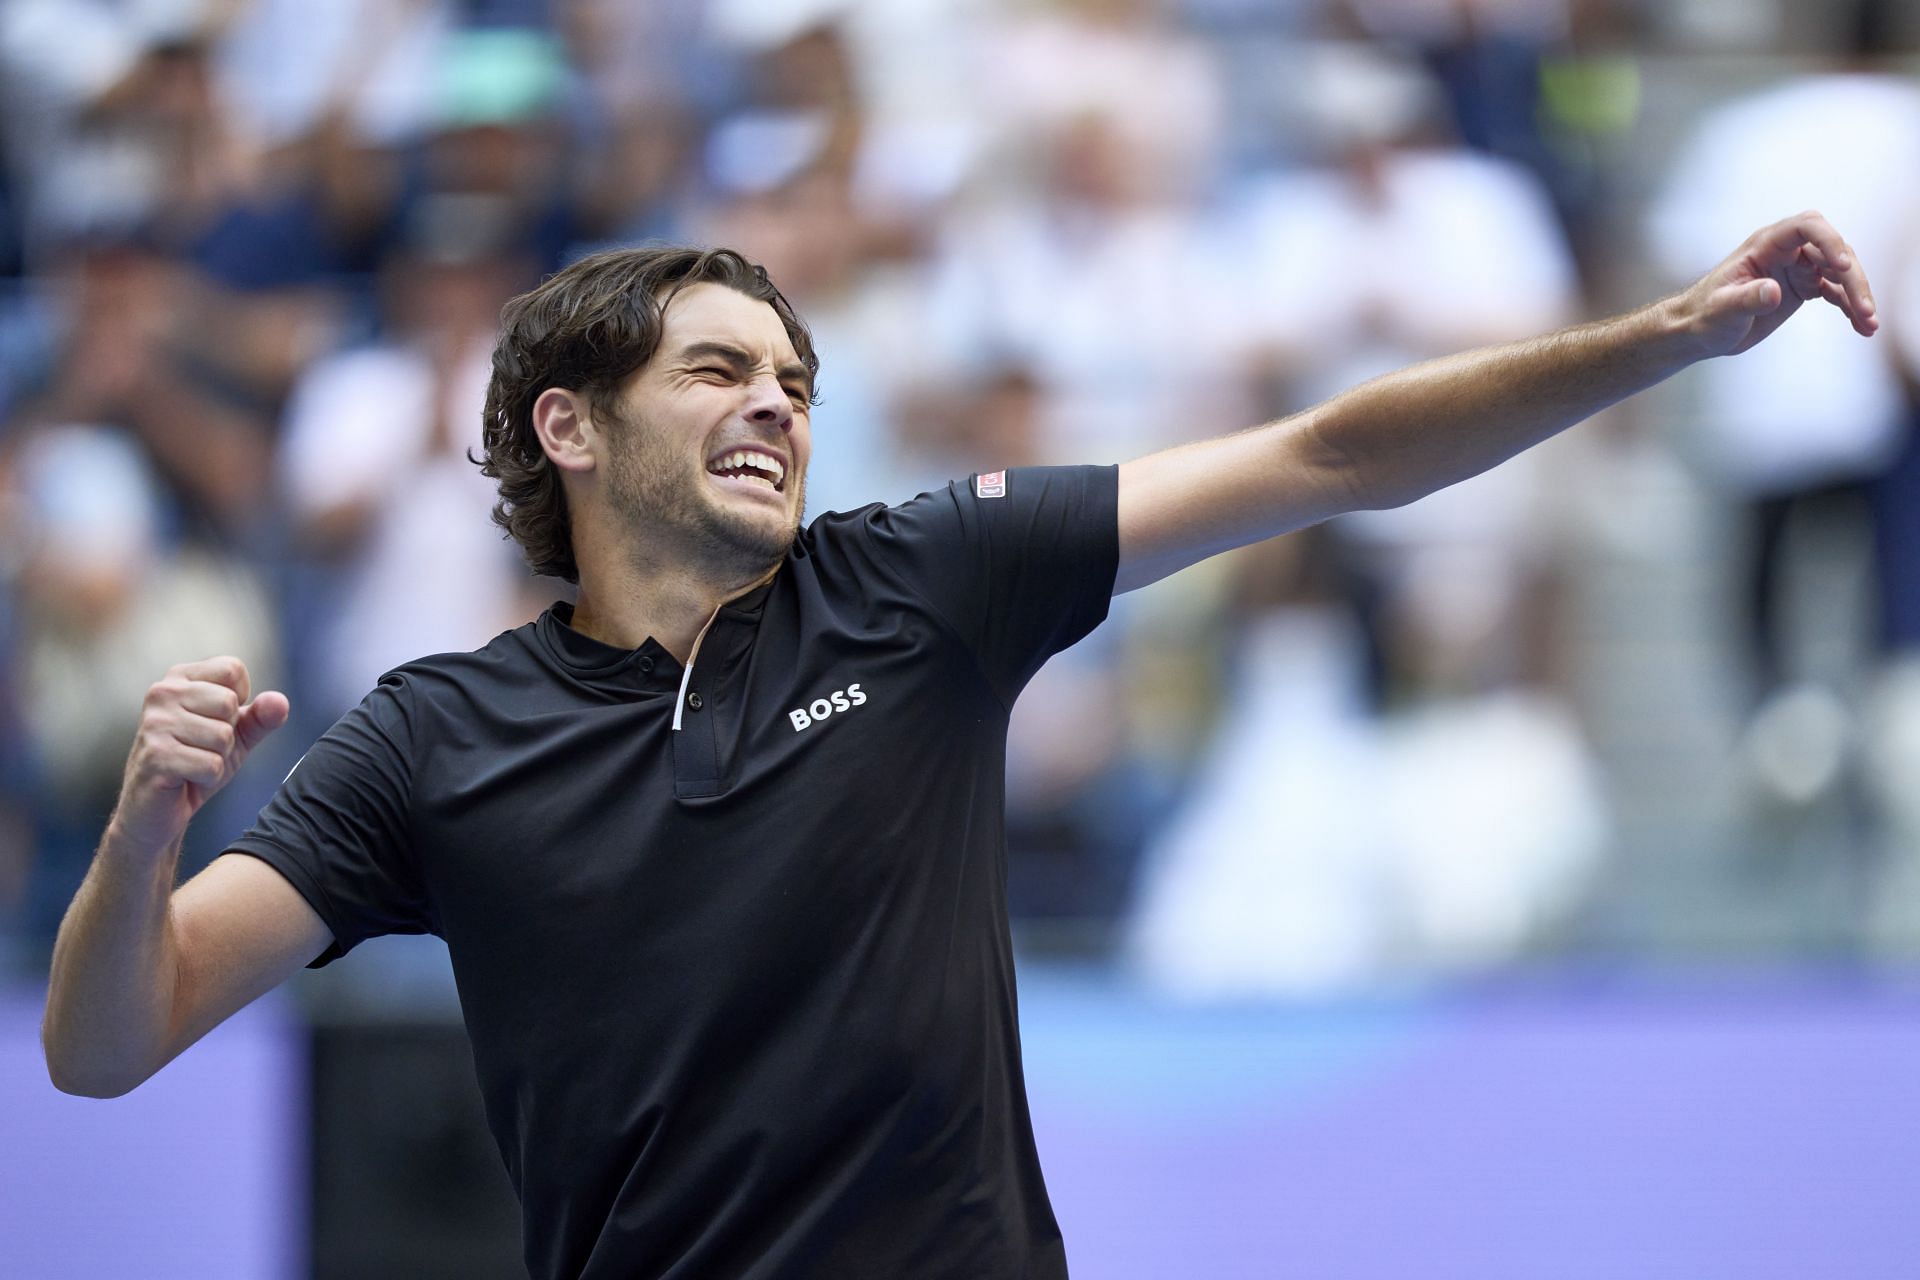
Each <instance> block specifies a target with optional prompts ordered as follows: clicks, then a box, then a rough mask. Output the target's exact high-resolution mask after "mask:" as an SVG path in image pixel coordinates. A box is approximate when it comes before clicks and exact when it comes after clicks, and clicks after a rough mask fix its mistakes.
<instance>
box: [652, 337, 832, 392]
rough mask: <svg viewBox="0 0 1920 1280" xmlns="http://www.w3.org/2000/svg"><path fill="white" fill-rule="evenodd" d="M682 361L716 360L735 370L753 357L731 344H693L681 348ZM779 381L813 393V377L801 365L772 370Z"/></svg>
mask: <svg viewBox="0 0 1920 1280" xmlns="http://www.w3.org/2000/svg"><path fill="white" fill-rule="evenodd" d="M680 358H681V359H682V360H718V361H720V362H721V363H722V364H727V365H731V366H732V367H733V368H735V369H745V368H747V367H748V366H749V365H751V364H752V363H753V357H752V356H750V355H748V354H747V353H746V352H745V351H744V350H742V349H741V348H739V347H736V346H734V345H733V344H732V343H731V342H694V343H689V344H688V345H687V346H685V347H683V348H681V350H680ZM774 374H775V376H777V377H778V378H779V379H780V381H782V382H786V381H788V380H789V379H791V380H793V381H796V382H798V383H799V384H800V385H801V386H802V387H804V388H805V389H806V391H807V393H808V394H809V395H811V394H812V392H813V375H811V374H809V373H808V372H807V366H805V365H803V364H783V365H781V366H780V367H779V368H777V369H775V370H774Z"/></svg>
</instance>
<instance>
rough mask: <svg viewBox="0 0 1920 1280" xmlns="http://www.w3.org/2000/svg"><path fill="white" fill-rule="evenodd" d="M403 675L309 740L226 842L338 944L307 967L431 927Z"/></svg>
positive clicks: (387, 681)
mask: <svg viewBox="0 0 1920 1280" xmlns="http://www.w3.org/2000/svg"><path fill="white" fill-rule="evenodd" d="M406 695H407V690H406V685H405V683H404V679H403V678H402V677H399V676H395V675H389V676H387V677H385V678H384V679H383V680H382V681H381V682H380V684H379V685H378V686H377V687H376V688H375V689H374V690H373V692H371V693H369V694H368V695H367V696H366V698H365V699H364V700H363V701H362V702H361V703H360V705H359V706H357V707H355V708H354V709H353V710H352V711H349V712H348V713H347V714H346V715H344V716H342V717H341V718H340V719H339V721H337V722H336V723H335V724H334V726H333V727H332V728H331V729H329V730H327V732H326V733H325V734H323V735H322V736H321V738H320V740H319V741H318V742H316V743H314V744H313V747H312V749H311V750H309V751H308V752H307V754H306V755H304V756H302V757H301V758H300V761H299V763H297V764H296V765H294V767H293V771H292V772H291V773H289V774H288V775H287V778H286V781H285V782H283V783H281V784H280V789H279V791H277V792H275V793H274V796H273V798H272V799H271V800H269V801H268V802H267V805H266V807H265V808H264V809H262V810H261V811H260V817H259V819H258V820H257V821H256V822H255V823H254V825H253V826H252V827H251V828H250V829H248V831H247V832H246V834H244V835H242V836H241V837H240V838H239V839H237V840H235V841H234V842H233V843H232V844H230V845H228V846H227V852H229V853H244V854H249V855H251V856H253V857H255V858H259V859H260V860H261V861H262V862H265V863H267V864H268V865H269V866H271V867H273V868H274V870H276V871H278V872H280V874H281V875H283V876H285V877H286V878H287V880H288V881H289V882H290V883H291V884H292V885H293V887H294V888H295V889H297V890H299V892H300V894H301V896H303V897H304V898H306V900H307V902H308V903H309V904H310V905H311V906H312V907H313V909H314V911H315V912H317V913H318V914H319V916H320V918H321V919H322V920H324V921H325V922H326V925H327V928H328V929H330V930H332V932H333V939H334V943H333V946H331V947H329V948H328V949H327V950H326V951H325V952H324V953H322V954H321V955H320V956H319V957H318V958H317V959H316V960H314V961H313V962H312V963H311V964H310V965H308V968H315V969H317V968H319V967H321V966H322V965H326V964H329V963H331V962H332V961H334V960H337V959H339V958H340V957H341V956H343V955H345V954H346V953H347V952H349V951H351V950H353V948H354V947H355V946H357V945H359V944H360V943H361V942H364V941H365V940H366V939H368V938H372V937H377V936H379V935H381V934H386V933H428V932H433V931H434V922H433V916H432V911H431V907H430V904H429V903H428V901H427V895H426V892H425V889H424V886H423V884H422V881H421V878H420V875H419V871H418V867H417V864H416V862H415V858H414V851H413V848H412V841H411V838H410V831H409V828H410V821H409V811H410V807H411V792H412V786H411V779H412V768H411V754H412V740H413V732H412V725H411V723H410V716H409V714H408V710H407V706H408V703H407V696H406Z"/></svg>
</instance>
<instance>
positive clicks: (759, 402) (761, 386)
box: [741, 374, 793, 431]
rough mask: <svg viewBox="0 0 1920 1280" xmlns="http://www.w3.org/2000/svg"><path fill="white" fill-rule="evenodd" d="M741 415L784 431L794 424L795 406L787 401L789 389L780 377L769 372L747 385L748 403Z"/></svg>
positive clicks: (753, 421) (748, 419) (754, 421)
mask: <svg viewBox="0 0 1920 1280" xmlns="http://www.w3.org/2000/svg"><path fill="white" fill-rule="evenodd" d="M741 416H742V417H744V418H745V419H746V420H747V421H748V422H752V423H757V424H759V425H761V426H772V427H777V428H779V429H780V430H782V431H785V430H787V429H788V428H790V427H791V426H792V425H793V406H792V405H791V404H789V403H788V402H787V390H786V388H785V387H783V386H781V385H780V382H779V379H777V378H775V377H774V376H773V375H771V374H768V375H766V376H764V377H759V378H755V379H754V380H753V381H752V382H751V383H749V384H748V387H747V403H746V406H745V407H744V408H743V409H742V410H741Z"/></svg>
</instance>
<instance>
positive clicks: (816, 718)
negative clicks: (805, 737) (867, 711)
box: [787, 684, 867, 733]
mask: <svg viewBox="0 0 1920 1280" xmlns="http://www.w3.org/2000/svg"><path fill="white" fill-rule="evenodd" d="M866 700H867V695H866V694H864V693H862V692H860V686H859V685H857V684H850V685H848V686H847V687H846V688H844V689H835V690H834V691H833V692H832V693H830V694H828V695H827V696H826V697H824V698H815V699H814V700H813V701H812V702H810V703H808V704H807V705H806V706H804V707H796V708H794V709H793V710H792V711H789V712H787V719H789V720H791V721H793V731H794V732H795V733H798V732H800V731H801V730H802V729H805V728H806V727H807V726H809V725H812V724H817V723H818V722H820V721H822V720H825V719H826V718H827V717H828V716H830V715H832V714H833V713H834V712H836V711H850V710H852V709H853V708H854V707H858V706H862V705H864V704H865V703H866Z"/></svg>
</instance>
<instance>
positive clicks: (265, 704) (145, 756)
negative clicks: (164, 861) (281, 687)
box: [110, 658, 291, 854]
mask: <svg viewBox="0 0 1920 1280" xmlns="http://www.w3.org/2000/svg"><path fill="white" fill-rule="evenodd" d="M250 688H251V686H250V684H249V682H248V679H247V667H246V664H245V663H243V662H241V661H240V659H238V658H209V659H207V660H206V661H205V662H188V663H183V664H182V665H180V666H177V667H174V668H173V669H172V670H170V671H168V672H167V674H166V675H165V676H164V677H163V678H162V679H161V680H160V681H159V682H158V683H157V684H155V685H154V686H153V687H152V688H150V689H148V690H147V699H146V702H145V703H144V704H143V706H142V708H141V712H140V728H139V731H138V732H137V733H136V734H135V735H134V739H133V751H132V752H131V753H130V754H129V755H128V756H127V771H126V775H125V777H124V778H123V779H122V781H121V784H120V802H119V804H118V805H116V806H115V807H114V811H113V820H112V822H111V823H110V829H113V830H115V831H116V832H117V834H118V835H119V836H120V837H122V838H123V839H124V840H125V841H127V842H128V843H130V844H131V845H132V846H133V847H134V848H137V849H146V850H150V851H152V852H153V853H155V854H158V853H160V852H162V851H163V850H165V849H167V848H169V847H170V846H171V845H172V844H173V842H174V841H176V840H178V839H179V838H180V836H181V834H182V833H183V832H185V831H186V829H187V822H188V821H189V820H190V819H191V818H192V817H193V815H194V814H196V813H198V812H199V811H200V806H202V805H204V804H205V803H206V802H207V799H208V797H210V796H212V795H213V793H214V792H216V791H218V790H219V789H220V788H221V787H223V786H225V785H226V783H227V780H228V779H229V778H231V777H233V775H234V773H235V772H237V771H238V770H239V768H240V765H241V763H242V762H243V761H244V760H246V758H247V754H248V753H249V752H250V751H252V750H253V748H254V747H255V746H257V745H258V744H259V742H260V740H261V739H262V738H265V737H266V736H267V735H268V734H269V733H272V732H273V731H274V730H275V729H278V728H279V727H280V726H281V725H283V724H285V723H286V722H287V715H288V712H289V711H290V710H291V708H290V707H289V705H288V703H287V698H286V695H285V694H282V693H263V694H261V695H260V696H259V697H257V698H254V699H253V700H252V701H248V694H249V691H250Z"/></svg>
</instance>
